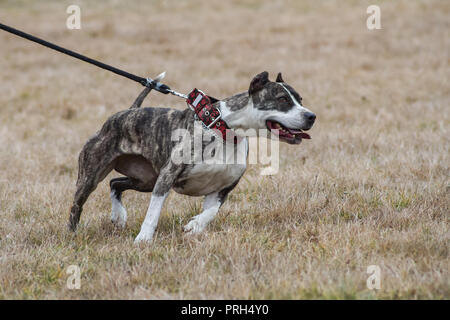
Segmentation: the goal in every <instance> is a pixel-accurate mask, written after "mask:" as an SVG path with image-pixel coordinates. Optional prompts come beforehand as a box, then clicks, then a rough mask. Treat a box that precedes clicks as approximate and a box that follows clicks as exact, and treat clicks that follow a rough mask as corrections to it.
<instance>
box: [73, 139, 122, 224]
mask: <svg viewBox="0 0 450 320" xmlns="http://www.w3.org/2000/svg"><path fill="white" fill-rule="evenodd" d="M108 144H109V141H100V140H99V139H98V138H97V137H94V138H92V139H91V140H89V141H88V143H86V145H85V146H84V147H83V149H82V150H81V153H80V157H79V159H78V179H77V187H76V188H77V190H76V192H75V196H74V200H73V204H72V208H71V210H70V217H69V228H70V230H72V231H75V230H76V228H77V225H78V222H79V221H80V215H81V211H82V210H83V205H84V203H85V202H86V200H87V199H88V197H89V195H90V194H91V193H92V192H93V191H94V190H95V188H97V185H98V183H99V182H100V181H102V180H103V179H104V178H105V177H106V176H107V175H108V173H109V172H110V171H111V170H112V169H113V160H114V158H115V156H114V154H113V153H108V152H104V150H106V149H105V145H108Z"/></svg>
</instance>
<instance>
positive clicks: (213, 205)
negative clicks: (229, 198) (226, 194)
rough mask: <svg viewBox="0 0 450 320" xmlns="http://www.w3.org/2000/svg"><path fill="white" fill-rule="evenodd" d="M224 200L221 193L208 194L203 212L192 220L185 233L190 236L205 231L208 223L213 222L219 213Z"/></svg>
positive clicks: (185, 227)
mask: <svg viewBox="0 0 450 320" xmlns="http://www.w3.org/2000/svg"><path fill="white" fill-rule="evenodd" d="M222 200H223V199H222V197H221V196H220V194H219V192H215V193H211V194H208V195H207V196H206V197H205V201H204V202H203V212H202V213H201V214H199V215H196V216H195V217H193V218H192V220H191V221H190V222H189V223H188V224H187V225H185V226H184V228H183V229H184V231H185V232H187V233H188V234H195V233H200V232H202V231H203V230H205V228H206V226H207V225H208V223H209V222H211V221H212V220H213V219H214V217H215V216H216V215H217V212H219V208H220V206H221V204H222Z"/></svg>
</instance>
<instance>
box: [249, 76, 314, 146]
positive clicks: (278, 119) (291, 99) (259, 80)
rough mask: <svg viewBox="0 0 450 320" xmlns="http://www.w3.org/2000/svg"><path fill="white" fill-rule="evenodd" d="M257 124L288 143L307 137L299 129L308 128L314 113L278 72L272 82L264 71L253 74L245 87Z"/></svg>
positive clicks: (310, 126) (307, 135)
mask: <svg viewBox="0 0 450 320" xmlns="http://www.w3.org/2000/svg"><path fill="white" fill-rule="evenodd" d="M248 93H249V96H250V98H251V100H252V103H253V108H254V116H255V119H254V120H255V121H256V122H257V123H258V127H260V128H267V129H268V130H270V131H271V132H272V133H274V134H276V135H278V136H279V138H280V140H282V141H285V142H287V143H290V144H299V143H300V142H301V141H302V139H311V137H310V136H309V134H307V133H305V132H303V131H306V130H309V129H311V128H312V126H313V124H314V121H315V120H316V115H315V114H314V113H313V112H311V111H310V110H308V109H307V108H305V107H303V105H302V98H301V97H300V95H299V94H298V93H297V91H295V90H294V89H293V88H292V87H291V86H289V85H288V84H287V83H285V82H284V81H283V78H282V76H281V73H279V74H278V76H277V79H276V81H275V82H272V81H270V80H269V74H268V73H267V72H266V71H264V72H262V73H260V74H258V75H257V76H255V77H254V78H253V80H252V82H251V83H250V88H249V89H248Z"/></svg>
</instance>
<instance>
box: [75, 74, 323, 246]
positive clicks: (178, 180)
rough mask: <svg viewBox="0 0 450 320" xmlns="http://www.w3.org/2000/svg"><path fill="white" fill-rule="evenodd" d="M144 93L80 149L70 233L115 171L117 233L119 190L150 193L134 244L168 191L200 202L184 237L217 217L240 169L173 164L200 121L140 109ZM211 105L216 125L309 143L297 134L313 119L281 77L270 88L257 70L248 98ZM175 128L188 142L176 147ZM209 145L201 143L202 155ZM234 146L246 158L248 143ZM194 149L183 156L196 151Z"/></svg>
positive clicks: (144, 236)
mask: <svg viewBox="0 0 450 320" xmlns="http://www.w3.org/2000/svg"><path fill="white" fill-rule="evenodd" d="M149 90H150V89H145V90H144V92H143V93H142V94H141V95H140V96H139V98H138V100H137V102H135V103H134V104H133V106H132V107H131V108H130V109H128V110H125V111H121V112H118V113H116V114H114V115H113V116H111V117H110V118H109V119H108V120H107V121H106V122H105V124H104V125H103V127H102V128H101V130H100V131H99V132H97V133H96V134H95V135H94V136H93V137H91V138H90V139H89V140H88V141H87V143H86V144H85V145H84V147H83V149H82V151H81V153H80V156H79V170H78V180H77V186H76V192H75V198H74V201H73V206H72V208H71V212H70V219H69V227H70V229H71V230H73V231H75V229H76V227H77V224H78V222H79V220H80V214H81V211H82V208H83V205H84V203H85V202H86V200H87V198H88V197H89V195H90V194H91V192H92V191H94V190H95V188H96V187H97V184H98V183H99V182H101V181H102V180H103V179H104V178H105V177H106V176H107V175H108V173H109V172H110V171H112V170H113V169H114V170H116V171H117V172H119V173H121V174H123V175H124V177H121V178H115V179H112V180H111V182H110V186H111V200H112V214H111V220H112V222H113V223H115V224H117V225H119V226H122V227H123V226H124V225H125V223H126V219H127V213H126V210H125V208H124V207H123V205H122V203H121V195H122V192H123V191H125V190H129V189H132V190H136V191H141V192H152V196H151V200H150V205H149V208H148V211H147V215H146V217H145V219H144V222H143V224H142V226H141V231H140V232H139V234H138V236H137V237H136V239H135V242H136V243H137V242H141V241H151V240H152V237H153V234H154V232H155V229H156V226H157V223H158V219H159V215H160V212H161V209H162V207H163V203H164V200H165V199H166V197H167V195H168V194H169V191H170V190H171V189H174V190H175V191H176V192H178V193H181V194H186V195H191V196H205V199H204V204H203V212H202V213H201V214H199V215H197V216H195V217H194V218H193V219H192V220H191V221H190V222H189V223H188V224H187V225H186V226H185V227H184V230H185V231H187V232H189V233H198V232H201V231H203V230H204V229H205V227H206V225H207V224H208V223H209V222H210V221H211V220H212V219H213V218H214V217H215V215H216V214H217V212H218V211H219V208H220V206H221V205H222V204H223V202H224V201H225V199H226V197H227V195H228V193H229V192H230V191H231V190H232V189H233V188H234V187H235V186H236V185H237V183H238V182H239V179H240V178H241V177H242V175H243V174H244V171H245V169H246V163H235V162H233V161H231V162H226V163H222V164H209V163H205V162H200V163H197V162H194V163H179V161H174V157H173V156H174V154H175V153H177V154H178V153H179V152H180V150H181V149H183V148H184V147H185V143H189V144H190V146H192V145H193V143H192V141H191V140H192V139H194V135H195V134H194V128H195V127H196V124H198V123H199V121H198V120H196V119H195V117H194V112H193V111H192V110H190V109H186V110H182V111H179V110H174V109H166V108H139V106H140V104H141V103H142V100H143V98H145V96H146V94H147V93H148V92H149ZM214 106H215V107H217V108H219V109H220V111H221V113H222V119H223V120H224V121H225V122H226V124H227V125H228V127H229V128H231V129H265V128H267V129H269V131H271V132H273V133H274V134H276V135H277V136H278V137H279V139H280V140H282V141H285V142H287V143H291V144H299V143H300V142H301V140H302V139H309V138H310V137H309V135H308V134H307V133H305V132H303V131H302V130H309V129H310V128H311V127H312V126H313V124H314V121H315V118H316V116H315V114H314V113H312V112H311V111H309V110H308V109H306V108H305V107H303V106H302V98H301V97H300V95H299V94H298V93H297V92H296V91H295V90H294V89H293V88H292V87H290V86H289V85H288V84H286V83H285V82H284V81H283V79H282V77H281V73H279V74H278V76H277V79H276V81H275V82H272V81H270V80H269V78H268V73H267V72H262V73H260V74H258V75H257V76H255V77H254V79H253V80H252V81H251V83H250V87H249V90H248V91H247V92H244V93H240V94H237V95H234V96H232V97H229V98H226V99H224V100H221V101H215V102H214ZM177 129H183V130H185V131H186V132H187V133H188V134H187V136H189V137H190V138H189V139H181V140H180V141H174V140H173V138H172V133H173V132H174V131H175V130H177ZM201 130H202V131H203V133H206V131H211V130H209V129H207V128H204V127H202V129H201ZM211 141H214V139H212V140H211ZM211 141H210V142H205V141H203V143H202V147H203V148H202V149H201V150H200V152H202V151H203V150H205V148H207V147H208V145H209V143H212V142H211ZM216 142H217V141H216ZM223 143H224V144H226V143H228V142H225V141H223ZM233 148H234V152H235V154H239V153H242V152H244V153H245V154H244V157H245V158H246V157H247V154H248V140H247V138H243V139H240V140H239V142H238V143H237V144H234V146H233ZM194 149H195V148H192V149H189V150H192V153H194V151H195V152H196V153H198V152H199V150H194ZM183 150H185V149H183ZM193 156H194V157H195V155H193Z"/></svg>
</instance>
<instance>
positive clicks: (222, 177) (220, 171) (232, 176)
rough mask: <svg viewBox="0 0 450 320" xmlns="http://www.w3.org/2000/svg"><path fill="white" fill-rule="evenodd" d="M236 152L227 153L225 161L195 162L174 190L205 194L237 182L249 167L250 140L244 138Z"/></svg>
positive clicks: (190, 193) (186, 193)
mask: <svg viewBox="0 0 450 320" xmlns="http://www.w3.org/2000/svg"><path fill="white" fill-rule="evenodd" d="M240 143H243V144H244V145H240V146H237V147H236V148H235V152H234V153H233V154H232V153H226V156H225V158H224V159H223V161H219V162H217V163H211V164H210V163H205V162H202V163H199V164H195V165H194V166H193V167H192V168H191V169H190V170H189V172H187V174H186V175H184V177H183V178H182V180H180V181H177V185H178V186H177V187H174V190H175V191H176V192H178V193H181V194H185V195H190V196H203V195H207V194H210V193H213V192H218V191H220V190H222V189H224V188H226V187H229V186H230V185H232V184H233V183H235V182H236V181H237V180H238V179H239V178H240V177H241V176H242V175H243V174H244V172H245V170H246V168H247V163H246V159H247V153H248V141H247V139H243V140H242V141H241V142H240Z"/></svg>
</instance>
